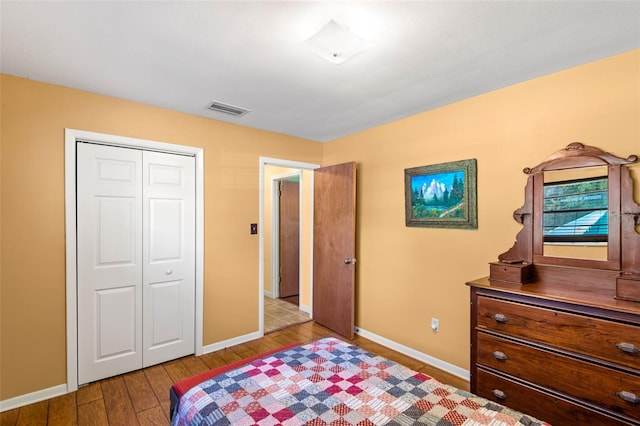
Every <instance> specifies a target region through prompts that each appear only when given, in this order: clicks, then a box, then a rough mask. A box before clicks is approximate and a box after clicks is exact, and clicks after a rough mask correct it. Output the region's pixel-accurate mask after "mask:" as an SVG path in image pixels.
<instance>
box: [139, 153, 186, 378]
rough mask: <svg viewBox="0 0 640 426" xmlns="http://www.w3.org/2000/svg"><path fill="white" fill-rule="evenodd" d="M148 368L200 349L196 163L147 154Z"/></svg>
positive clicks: (146, 313)
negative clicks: (196, 347)
mask: <svg viewBox="0 0 640 426" xmlns="http://www.w3.org/2000/svg"><path fill="white" fill-rule="evenodd" d="M143 167H144V172H143V181H144V187H143V194H144V218H145V220H144V231H143V238H144V241H145V247H146V250H145V252H144V273H143V276H144V279H143V281H144V284H143V288H144V293H143V295H144V299H143V300H144V309H143V312H144V332H143V340H144V356H143V365H144V366H145V367H147V366H150V365H154V364H157V363H160V362H164V361H166V360H169V359H174V358H177V357H181V356H185V355H189V354H192V353H193V352H194V344H195V336H194V333H195V320H194V318H195V159H194V158H193V157H186V156H180V155H172V154H165V153H157V152H145V153H144V166H143Z"/></svg>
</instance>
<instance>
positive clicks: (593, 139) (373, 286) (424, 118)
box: [324, 50, 640, 369]
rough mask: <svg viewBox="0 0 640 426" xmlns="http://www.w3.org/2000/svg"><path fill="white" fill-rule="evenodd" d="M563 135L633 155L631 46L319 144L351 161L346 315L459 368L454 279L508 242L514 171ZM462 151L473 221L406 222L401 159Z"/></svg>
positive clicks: (637, 82) (639, 89) (517, 174)
mask: <svg viewBox="0 0 640 426" xmlns="http://www.w3.org/2000/svg"><path fill="white" fill-rule="evenodd" d="M573 141H581V142H583V143H585V144H588V145H594V146H597V147H600V148H602V149H604V150H605V151H609V152H611V153H614V154H617V155H619V156H624V157H626V156H628V155H630V154H640V50H635V51H632V52H629V53H625V54H621V55H617V56H614V57H611V58H608V59H604V60H600V61H597V62H593V63H590V64H587V65H584V66H580V67H577V68H573V69H569V70H566V71H563V72H559V73H555V74H551V75H548V76H545V77H542V78H538V79H535V80H531V81H527V82H524V83H521V84H518V85H514V86H511V87H508V88H505V89H502V90H498V91H494V92H491V93H488V94H485V95H482V96H478V97H475V98H471V99H468V100H464V101H462V102H457V103H455V104H451V105H448V106H446V107H443V108H439V109H437V110H433V111H428V112H425V113H422V114H419V115H416V116H412V117H409V118H406V119H403V120H399V121H396V122H393V123H390V124H387V125H383V126H379V127H376V128H373V129H369V130H367V131H363V132H360V133H358V134H355V135H352V136H348V137H343V138H340V139H338V140H335V141H331V142H329V143H327V144H325V147H324V148H325V150H324V164H325V165H326V164H331V163H340V162H344V161H348V160H356V161H357V162H358V198H357V202H358V204H357V208H358V219H357V220H358V234H359V238H358V247H357V249H358V270H357V290H356V292H357V310H356V312H357V313H356V315H357V316H356V324H357V325H358V326H359V327H361V328H363V329H364V330H367V331H370V332H373V333H375V334H378V335H381V336H384V337H387V338H389V339H391V340H394V341H396V342H399V343H401V344H404V345H406V346H409V347H411V348H414V349H416V350H418V351H421V352H424V353H427V354H429V355H431V356H434V357H436V358H439V359H441V360H444V361H447V362H449V363H452V364H455V365H457V366H460V367H462V368H465V369H469V289H468V288H467V287H466V286H465V285H464V283H465V282H466V281H469V280H471V279H474V278H478V277H481V276H486V275H488V265H487V263H489V262H491V261H495V260H497V257H498V254H500V253H502V252H504V251H506V250H507V249H509V248H510V247H511V246H512V245H513V242H514V241H515V236H516V233H517V231H518V230H519V229H520V226H519V225H518V224H517V223H516V222H515V221H514V220H513V219H512V216H511V215H512V213H513V211H514V210H515V209H516V208H519V207H520V206H522V203H523V201H524V191H523V190H524V186H525V183H526V175H525V174H524V173H522V169H523V168H524V167H532V166H535V165H537V164H538V163H540V162H542V161H543V160H545V159H546V158H547V157H548V156H549V155H551V154H552V153H553V152H555V151H557V150H559V149H562V148H564V147H565V146H566V145H567V144H569V143H570V142H573ZM469 158H476V159H477V161H478V163H477V164H478V185H477V189H478V192H477V195H478V229H477V230H455V229H430V228H408V227H405V225H404V217H405V216H404V214H405V213H404V188H403V185H404V180H403V171H404V169H405V168H409V167H416V166H422V165H428V164H438V163H444V162H448V161H456V160H464V159H469ZM636 185H637V186H639V185H640V184H639V183H638V180H637V179H636ZM431 317H437V318H439V319H440V332H439V333H433V332H432V331H431V330H430V328H429V326H430V320H431Z"/></svg>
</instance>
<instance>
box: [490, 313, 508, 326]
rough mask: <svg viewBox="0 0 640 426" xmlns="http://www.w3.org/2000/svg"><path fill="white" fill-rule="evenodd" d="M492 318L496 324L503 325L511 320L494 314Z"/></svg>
mask: <svg viewBox="0 0 640 426" xmlns="http://www.w3.org/2000/svg"><path fill="white" fill-rule="evenodd" d="M491 318H493V319H494V320H496V322H499V323H501V324H504V323H506V322H508V321H509V318H507V316H506V315H502V314H494V315H492V316H491Z"/></svg>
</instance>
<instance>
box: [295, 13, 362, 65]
mask: <svg viewBox="0 0 640 426" xmlns="http://www.w3.org/2000/svg"><path fill="white" fill-rule="evenodd" d="M302 44H303V46H305V47H306V48H308V49H309V50H311V51H312V52H313V53H315V54H316V55H318V56H320V57H321V58H323V59H326V60H327V61H329V62H331V63H334V64H341V63H343V62H345V61H347V60H349V59H351V58H353V57H354V56H356V55H357V54H358V53H360V52H363V51H364V50H367V49H368V48H370V47H371V46H373V43H370V42H368V41H366V40H365V39H363V38H360V37H358V36H357V35H355V34H354V33H352V32H351V31H350V30H349V29H348V28H346V27H343V26H342V25H340V24H338V23H337V22H336V21H334V20H331V21H329V22H327V24H326V25H325V26H324V27H322V29H320V31H318V32H317V33H316V34H315V35H313V36H312V37H310V38H308V39H307V40H305V41H304V42H303V43H302Z"/></svg>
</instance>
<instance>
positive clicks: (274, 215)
mask: <svg viewBox="0 0 640 426" xmlns="http://www.w3.org/2000/svg"><path fill="white" fill-rule="evenodd" d="M292 177H297V178H298V180H299V182H300V186H299V198H298V217H302V189H303V184H305V182H303V180H302V170H296V171H294V172H291V173H285V174H282V175H277V176H271V283H272V286H271V298H272V299H277V298H279V297H280V286H277V285H274V284H273V283H278V282H280V238H277V237H278V236H279V235H280V221H279V220H278V219H279V218H280V191H279V185H280V181H283V180H287V178H292ZM298 226H299V229H298V247H302V221H300V224H299V225H298ZM301 260H302V250H300V255H299V257H298V264H300V263H302V262H301ZM299 274H300V276H298V293H299V292H300V286H301V285H302V270H300V273H299Z"/></svg>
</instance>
